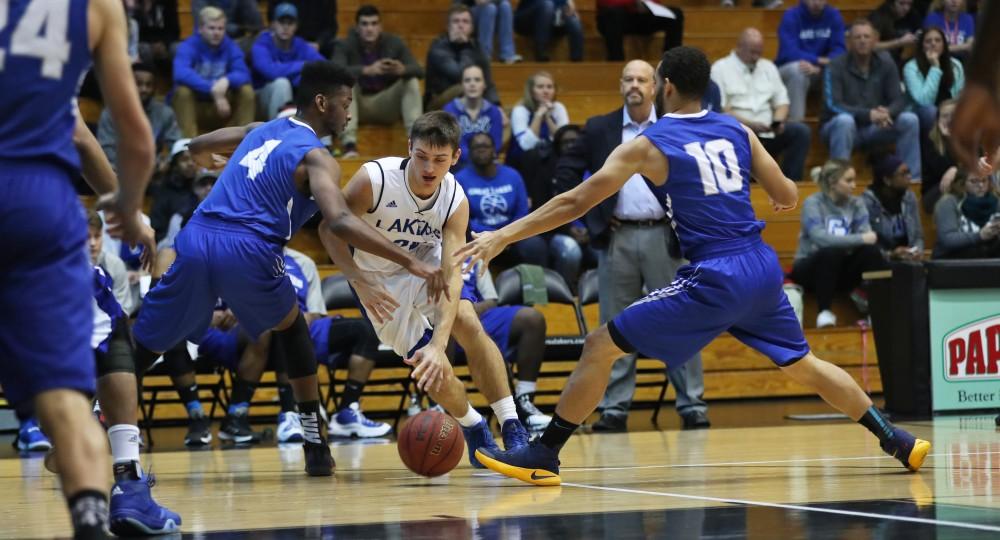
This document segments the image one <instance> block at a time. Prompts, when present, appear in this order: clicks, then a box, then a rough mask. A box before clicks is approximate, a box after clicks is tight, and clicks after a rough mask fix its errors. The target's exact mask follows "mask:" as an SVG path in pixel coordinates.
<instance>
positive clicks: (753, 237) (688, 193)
mask: <svg viewBox="0 0 1000 540" xmlns="http://www.w3.org/2000/svg"><path fill="white" fill-rule="evenodd" d="M642 135H643V136H645V137H646V138H648V139H649V140H650V141H651V142H652V143H653V144H654V145H656V147H657V148H658V149H659V150H660V151H661V152H663V155H664V156H666V158H667V161H668V163H669V172H668V177H667V181H666V182H665V183H664V184H663V185H661V186H654V185H653V184H651V183H650V184H649V188H650V189H651V190H652V191H653V194H655V195H656V197H657V199H659V201H660V204H662V205H663V208H664V210H665V211H666V212H667V216H668V217H669V218H670V219H671V222H672V224H673V227H674V229H675V230H676V231H677V237H678V238H679V239H680V244H681V250H682V252H683V253H684V256H685V257H686V258H687V259H690V260H696V259H702V258H705V257H708V256H712V255H715V254H719V253H725V252H729V251H733V250H735V249H740V248H741V247H744V246H746V245H749V243H750V242H756V241H757V240H758V239H759V237H760V231H761V230H763V229H764V222H762V221H759V220H758V219H757V218H756V216H754V213H753V207H752V206H751V205H750V165H751V157H750V139H749V136H748V135H747V133H746V131H745V130H744V129H743V126H742V125H741V124H740V123H739V122H738V121H737V120H736V119H734V118H733V117H731V116H728V115H724V114H718V113H715V112H710V111H701V112H700V113H696V114H689V115H676V114H666V115H664V116H663V117H661V118H660V119H659V120H657V122H656V123H655V124H653V125H652V126H650V127H649V128H647V129H646V130H645V131H643V132H642ZM647 183H648V182H647Z"/></svg>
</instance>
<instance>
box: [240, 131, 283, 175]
mask: <svg viewBox="0 0 1000 540" xmlns="http://www.w3.org/2000/svg"><path fill="white" fill-rule="evenodd" d="M279 144H281V141H279V140H276V139H269V140H267V141H265V142H264V144H262V145H261V146H260V147H258V148H254V149H253V150H251V151H249V152H247V155H245V156H243V159H241V160H240V165H242V166H244V167H246V168H247V169H249V170H248V171H247V176H249V177H250V179H251V180H255V179H256V178H257V175H258V174H260V173H261V172H263V171H264V165H265V164H266V163H267V157H268V156H270V155H271V152H273V151H274V149H275V148H277V146H278V145H279Z"/></svg>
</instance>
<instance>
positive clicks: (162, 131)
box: [97, 64, 181, 175]
mask: <svg viewBox="0 0 1000 540" xmlns="http://www.w3.org/2000/svg"><path fill="white" fill-rule="evenodd" d="M132 77H133V78H134V79H135V85H136V88H137V89H138V91H139V101H140V102H141V103H142V108H143V111H145V113H146V118H147V119H149V125H150V127H151V128H152V129H153V140H154V141H155V142H156V156H157V161H156V164H157V166H156V169H155V171H154V174H156V175H159V174H163V173H165V172H166V170H167V166H168V165H169V164H170V154H169V153H170V150H171V148H172V147H173V145H174V143H175V142H176V141H177V139H180V138H181V131H180V128H179V127H178V126H177V118H176V117H175V116H174V110H173V109H171V108H170V106H168V105H167V104H165V103H163V101H161V100H159V99H156V98H155V97H154V95H155V93H156V76H155V75H154V74H153V67H152V66H151V65H149V64H133V65H132ZM97 140H98V141H99V142H100V143H101V148H102V149H103V150H104V154H105V155H107V156H108V162H110V163H111V166H112V167H114V169H115V170H116V171H117V170H118V150H117V145H118V130H116V129H115V125H114V123H112V122H111V114H110V113H109V112H108V109H104V110H103V111H101V118H100V120H99V121H98V123H97Z"/></svg>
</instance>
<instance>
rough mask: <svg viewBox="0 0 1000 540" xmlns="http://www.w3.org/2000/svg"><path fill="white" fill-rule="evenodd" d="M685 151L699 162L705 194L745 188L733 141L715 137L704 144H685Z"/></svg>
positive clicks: (731, 191)
mask: <svg viewBox="0 0 1000 540" xmlns="http://www.w3.org/2000/svg"><path fill="white" fill-rule="evenodd" d="M684 151H685V152H687V153H688V155H690V156H691V157H693V158H694V160H695V161H696V162H697V163H698V172H699V173H700V174H701V184H702V186H704V188H705V195H717V194H718V193H719V190H722V191H724V192H726V193H733V192H735V191H739V190H741V189H743V174H741V173H740V164H739V161H737V159H736V149H735V148H733V143H731V142H729V141H727V140H726V139H713V140H711V141H708V142H707V143H705V144H704V145H702V143H701V142H693V143H688V144H685V145H684Z"/></svg>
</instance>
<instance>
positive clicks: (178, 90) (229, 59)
mask: <svg viewBox="0 0 1000 540" xmlns="http://www.w3.org/2000/svg"><path fill="white" fill-rule="evenodd" d="M199 20H200V21H201V24H200V25H199V26H198V33H197V34H194V35H192V36H191V37H189V38H187V39H185V40H184V41H182V42H181V44H180V45H179V46H178V47H177V54H176V55H175V56H174V101H173V105H174V112H175V113H177V123H178V124H179V125H180V128H181V133H183V134H184V136H185V137H188V138H191V137H195V136H197V135H198V134H199V133H202V132H203V131H207V130H209V129H212V128H215V127H218V126H219V125H220V124H222V125H230V126H243V125H246V124H249V123H250V122H252V121H253V118H254V107H255V106H256V103H255V98H254V92H253V86H252V85H251V84H250V70H249V69H248V68H247V65H246V62H245V61H244V60H243V51H241V50H240V48H239V46H238V45H237V44H236V42H235V41H233V40H232V39H230V38H229V37H227V36H226V32H225V28H226V14H225V13H223V12H222V10H220V9H218V8H214V7H206V8H205V9H203V10H201V12H200V15H199Z"/></svg>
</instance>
